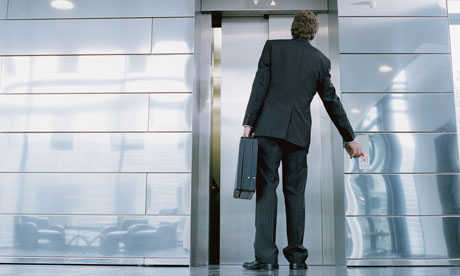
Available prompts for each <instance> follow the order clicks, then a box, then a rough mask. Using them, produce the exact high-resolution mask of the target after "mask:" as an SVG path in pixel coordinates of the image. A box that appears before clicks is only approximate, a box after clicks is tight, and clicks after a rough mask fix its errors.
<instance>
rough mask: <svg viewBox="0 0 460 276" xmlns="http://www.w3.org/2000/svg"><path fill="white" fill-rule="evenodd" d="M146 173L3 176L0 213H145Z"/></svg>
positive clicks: (15, 174) (1, 178)
mask: <svg viewBox="0 0 460 276" xmlns="http://www.w3.org/2000/svg"><path fill="white" fill-rule="evenodd" d="M145 185H146V181H145V174H113V173H110V174H82V173H20V174H19V173H0V213H3V214H4V213H19V214H66V215H67V214H79V215H80V214H101V215H111V214H128V215H131V214H142V215H143V214H145Z"/></svg>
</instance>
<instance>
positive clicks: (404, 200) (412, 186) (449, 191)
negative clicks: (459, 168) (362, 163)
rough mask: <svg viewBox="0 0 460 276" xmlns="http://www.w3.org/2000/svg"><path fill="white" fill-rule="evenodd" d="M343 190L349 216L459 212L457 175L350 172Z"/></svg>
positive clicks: (459, 185)
mask: <svg viewBox="0 0 460 276" xmlns="http://www.w3.org/2000/svg"><path fill="white" fill-rule="evenodd" d="M345 191H346V194H345V197H346V202H347V203H346V214H347V215H348V216H350V215H353V216H354V215H360V216H361V215H366V216H367V215H378V216H385V215H396V216H407V215H457V214H459V213H460V176H459V175H426V174H392V175H378V174H351V175H350V174H349V175H346V176H345Z"/></svg>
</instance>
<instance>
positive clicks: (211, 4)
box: [201, 0, 327, 13]
mask: <svg viewBox="0 0 460 276" xmlns="http://www.w3.org/2000/svg"><path fill="white" fill-rule="evenodd" d="M201 10H202V11H206V12H210V11H224V12H229V11H233V12H235V11H236V12H237V11H244V12H247V11H257V10H260V11H267V10H274V11H276V12H277V13H279V12H282V11H287V12H289V13H292V11H295V10H315V11H327V2H326V1H322V0H310V1H303V0H277V1H273V0H259V1H254V0H232V1H228V0H202V6H201Z"/></svg>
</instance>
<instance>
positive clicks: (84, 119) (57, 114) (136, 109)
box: [0, 94, 149, 131]
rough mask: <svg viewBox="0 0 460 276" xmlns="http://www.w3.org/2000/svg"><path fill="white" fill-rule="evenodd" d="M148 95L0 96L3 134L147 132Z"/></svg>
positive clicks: (0, 116)
mask: <svg viewBox="0 0 460 276" xmlns="http://www.w3.org/2000/svg"><path fill="white" fill-rule="evenodd" d="M148 105H149V96H148V95H145V94H135V95H122V94H112V95H109V94H94V95H89V94H55V95H50V94H46V95H37V94H34V95H27V94H21V95H5V94H4V95H0V131H146V130H147V125H148V123H147V120H148V113H149V112H148Z"/></svg>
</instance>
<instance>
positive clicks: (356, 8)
mask: <svg viewBox="0 0 460 276" xmlns="http://www.w3.org/2000/svg"><path fill="white" fill-rule="evenodd" d="M338 4H339V16H447V9H446V0H441V1H439V0H404V1H399V0H368V1H361V0H341V1H338Z"/></svg>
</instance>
